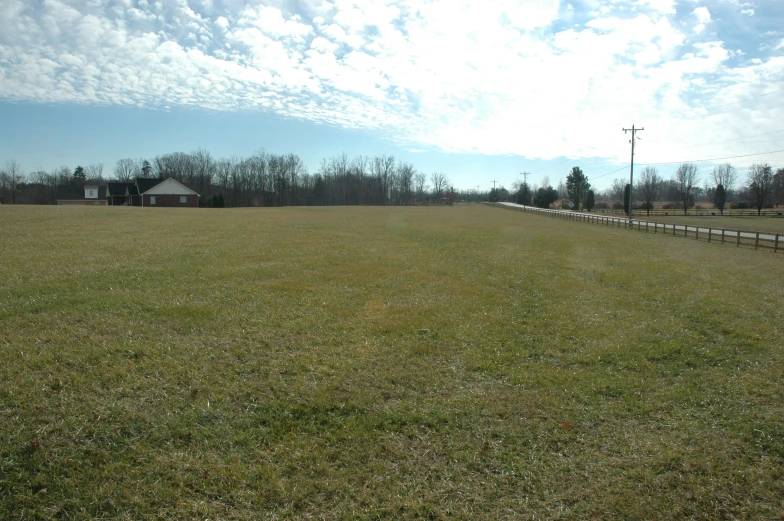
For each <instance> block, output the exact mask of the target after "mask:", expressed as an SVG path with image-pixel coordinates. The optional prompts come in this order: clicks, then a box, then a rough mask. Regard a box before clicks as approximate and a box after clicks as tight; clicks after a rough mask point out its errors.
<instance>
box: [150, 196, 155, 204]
mask: <svg viewBox="0 0 784 521" xmlns="http://www.w3.org/2000/svg"><path fill="white" fill-rule="evenodd" d="M150 204H155V196H154V195H151V196H150Z"/></svg>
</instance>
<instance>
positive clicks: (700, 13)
mask: <svg viewBox="0 0 784 521" xmlns="http://www.w3.org/2000/svg"><path fill="white" fill-rule="evenodd" d="M692 14H693V15H694V16H696V17H697V25H695V26H694V32H695V33H697V34H700V33H701V32H702V31H704V30H705V25H706V24H707V23H709V22H710V21H711V14H710V11H708V8H707V7H698V8H696V9H695V10H694V11H692Z"/></svg>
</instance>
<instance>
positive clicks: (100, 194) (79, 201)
mask: <svg viewBox="0 0 784 521" xmlns="http://www.w3.org/2000/svg"><path fill="white" fill-rule="evenodd" d="M54 198H55V200H56V201H57V204H61V205H71V206H106V204H107V199H106V186H105V185H93V184H89V185H88V184H86V185H82V184H68V185H60V186H58V187H57V190H56V191H55V195H54Z"/></svg>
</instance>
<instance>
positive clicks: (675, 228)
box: [491, 203, 784, 253]
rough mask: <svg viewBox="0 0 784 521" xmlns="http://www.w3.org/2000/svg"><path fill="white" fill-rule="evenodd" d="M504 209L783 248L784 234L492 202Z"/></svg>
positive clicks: (697, 238) (755, 247)
mask: <svg viewBox="0 0 784 521" xmlns="http://www.w3.org/2000/svg"><path fill="white" fill-rule="evenodd" d="M491 204H494V205H495V206H499V207H501V208H506V209H509V210H517V211H520V212H529V213H540V214H546V215H549V216H551V217H556V218H558V219H565V220H569V221H580V222H587V223H592V224H598V225H602V226H609V227H613V228H625V229H632V230H637V231H641V232H646V233H663V234H667V235H673V236H676V237H690V238H693V239H696V240H698V241H706V242H718V243H721V244H731V245H734V246H737V247H740V246H744V247H750V248H754V249H755V250H759V249H767V250H772V251H773V252H774V253H778V252H779V251H781V250H782V249H784V235H782V234H778V233H765V232H750V231H743V230H727V229H724V228H712V227H711V228H706V227H704V226H689V225H685V224H671V223H660V222H653V221H642V220H639V219H632V220H631V221H630V220H629V219H626V218H621V217H612V216H609V215H597V214H592V213H582V212H572V211H567V210H550V209H544V208H535V207H533V206H523V205H520V204H514V203H491Z"/></svg>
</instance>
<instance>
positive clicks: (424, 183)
mask: <svg viewBox="0 0 784 521" xmlns="http://www.w3.org/2000/svg"><path fill="white" fill-rule="evenodd" d="M137 177H152V178H159V179H167V178H169V177H171V178H173V179H175V180H177V181H179V182H181V183H183V184H184V185H186V186H188V187H189V188H191V189H192V190H194V191H196V192H197V193H198V194H199V195H200V196H201V198H200V199H201V202H200V204H201V205H203V206H213V207H224V206H229V207H238V206H290V205H293V206H296V205H411V204H453V203H454V202H456V201H457V198H458V194H457V192H456V191H455V189H454V187H453V186H452V184H451V183H450V181H449V179H448V177H447V176H446V175H445V174H443V173H441V172H433V173H431V174H429V175H427V174H425V173H424V172H420V171H418V170H417V169H416V168H415V167H414V165H413V164H411V163H408V162H405V161H399V160H396V159H395V158H394V157H393V156H388V155H381V156H375V157H368V156H361V155H360V156H355V157H353V158H349V157H348V156H347V155H346V154H342V155H339V156H334V157H331V158H327V159H323V160H322V161H321V165H320V166H319V168H318V170H317V171H316V173H314V174H310V173H308V170H307V168H306V167H305V164H304V163H303V161H302V160H301V158H300V157H299V156H297V155H296V154H282V155H278V154H269V153H267V152H265V151H258V152H256V153H255V154H253V155H252V156H250V157H246V158H222V159H215V158H213V157H212V155H211V154H210V153H209V152H208V151H206V150H202V149H199V150H196V151H194V152H190V153H183V152H174V153H169V154H163V155H159V156H156V157H155V158H153V159H151V160H148V159H131V158H125V159H120V160H119V161H117V163H116V164H115V166H114V168H113V170H112V172H111V174H108V175H104V169H103V165H102V164H89V165H87V166H81V165H80V166H77V167H76V168H75V169H74V170H71V169H70V168H69V167H67V166H62V167H60V168H57V169H55V170H53V171H50V172H47V171H44V170H36V171H33V172H30V173H28V174H25V173H24V172H23V170H22V168H21V165H19V163H18V162H16V161H14V160H10V161H7V162H6V163H5V165H4V168H3V169H2V170H1V171H0V202H3V203H17V202H26V203H32V204H50V203H54V202H55V201H54V193H55V189H56V188H57V186H59V185H63V184H68V183H94V184H102V183H105V182H112V181H117V182H129V181H132V180H133V179H135V178H137Z"/></svg>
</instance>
